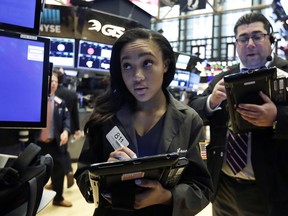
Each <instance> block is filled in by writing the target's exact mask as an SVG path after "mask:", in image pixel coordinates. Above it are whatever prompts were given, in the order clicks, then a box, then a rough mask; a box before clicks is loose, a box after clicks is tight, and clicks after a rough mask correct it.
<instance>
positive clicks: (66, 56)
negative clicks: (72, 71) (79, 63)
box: [49, 37, 75, 68]
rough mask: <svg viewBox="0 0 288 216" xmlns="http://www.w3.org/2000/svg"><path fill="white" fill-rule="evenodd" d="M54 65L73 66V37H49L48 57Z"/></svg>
mask: <svg viewBox="0 0 288 216" xmlns="http://www.w3.org/2000/svg"><path fill="white" fill-rule="evenodd" d="M49 61H50V62H52V63H53V66H54V67H64V68H66V67H68V68H74V62H75V39H74V38H55V37H51V38H50V58H49Z"/></svg>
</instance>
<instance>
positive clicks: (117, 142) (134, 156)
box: [116, 140, 137, 159]
mask: <svg viewBox="0 0 288 216" xmlns="http://www.w3.org/2000/svg"><path fill="white" fill-rule="evenodd" d="M116 144H117V145H118V147H119V149H120V148H124V147H125V146H124V145H123V144H122V143H121V142H119V141H118V140H116ZM128 150H129V152H126V151H125V152H126V154H127V155H128V156H130V158H131V159H135V158H137V155H136V154H135V153H134V152H132V151H131V150H130V149H128ZM130 151H131V152H130Z"/></svg>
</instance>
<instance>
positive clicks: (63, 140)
mask: <svg viewBox="0 0 288 216" xmlns="http://www.w3.org/2000/svg"><path fill="white" fill-rule="evenodd" d="M68 135H69V134H68V131H66V130H64V131H63V132H62V133H61V135H60V145H65V144H67V143H68Z"/></svg>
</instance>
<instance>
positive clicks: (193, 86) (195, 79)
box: [188, 73, 201, 92]
mask: <svg viewBox="0 0 288 216" xmlns="http://www.w3.org/2000/svg"><path fill="white" fill-rule="evenodd" d="M200 79H201V76H200V74H196V73H190V79H189V85H188V89H189V90H191V91H194V92H197V91H198V87H199V83H200Z"/></svg>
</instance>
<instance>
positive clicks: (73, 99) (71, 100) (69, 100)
mask: <svg viewBox="0 0 288 216" xmlns="http://www.w3.org/2000/svg"><path fill="white" fill-rule="evenodd" d="M55 95H56V96H58V97H59V98H61V99H63V100H64V101H65V103H66V106H67V108H68V110H69V112H70V123H71V127H70V130H71V134H74V133H75V131H77V130H79V129H80V125H79V113H78V97H77V94H76V92H74V91H72V90H70V89H68V88H66V87H65V86H63V85H61V84H59V85H58V88H57V90H56V92H55Z"/></svg>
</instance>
